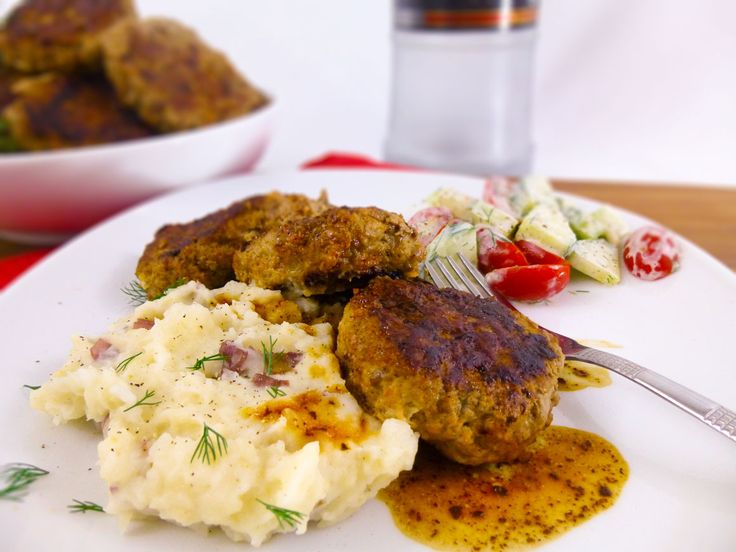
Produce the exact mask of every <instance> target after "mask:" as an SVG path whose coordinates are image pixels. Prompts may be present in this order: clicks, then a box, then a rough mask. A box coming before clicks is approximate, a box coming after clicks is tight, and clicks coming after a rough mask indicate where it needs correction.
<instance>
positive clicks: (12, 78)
mask: <svg viewBox="0 0 736 552" xmlns="http://www.w3.org/2000/svg"><path fill="white" fill-rule="evenodd" d="M19 78H20V76H19V74H18V73H15V72H13V71H7V70H4V69H2V68H1V67H0V112H2V110H3V109H5V108H6V107H7V106H8V105H9V104H10V103H11V102H12V101H13V100H14V99H15V93H14V92H13V86H15V83H16V82H18V80H19Z"/></svg>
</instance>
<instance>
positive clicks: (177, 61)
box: [102, 18, 266, 132]
mask: <svg viewBox="0 0 736 552" xmlns="http://www.w3.org/2000/svg"><path fill="white" fill-rule="evenodd" d="M102 50H103V57H104V65H105V71H106V73H107V76H108V78H109V79H110V81H111V82H112V83H113V85H114V86H115V89H116V90H117V92H118V95H119V96H120V98H121V99H122V100H123V102H124V103H125V104H127V105H128V106H130V107H132V108H133V109H135V110H136V111H137V112H138V114H139V115H140V116H141V117H142V118H143V120H144V121H146V122H147V123H149V124H150V125H153V126H154V127H156V128H158V129H159V130H161V131H166V132H168V131H176V130H184V129H189V128H195V127H200V126H203V125H207V124H210V123H215V122H218V121H223V120H226V119H230V118H232V117H236V116H238V115H243V114H245V113H249V112H250V111H253V110H254V109H256V108H258V107H260V106H262V105H263V104H264V103H266V98H265V96H264V95H263V94H262V93H261V92H260V91H259V90H257V89H256V88H254V87H253V86H251V85H250V84H249V83H248V82H247V81H246V80H245V79H244V78H243V77H242V76H241V75H240V74H239V73H238V72H237V71H236V70H235V68H234V67H233V66H232V65H231V64H230V62H229V61H228V60H227V58H226V57H225V56H224V55H223V54H222V53H220V52H218V51H216V50H213V49H212V48H210V47H209V46H207V45H206V44H205V43H204V42H202V41H201V40H200V39H199V37H198V36H197V34H196V33H195V32H194V31H192V30H191V29H189V28H187V27H185V26H184V25H182V24H180V23H177V22H176V21H172V20H169V19H160V18H153V19H146V20H142V21H141V20H129V21H125V22H123V23H121V24H119V25H116V26H115V27H114V28H113V29H111V30H110V31H109V32H108V33H106V35H105V37H104V39H103V41H102Z"/></svg>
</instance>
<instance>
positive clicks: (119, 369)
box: [115, 351, 143, 374]
mask: <svg viewBox="0 0 736 552" xmlns="http://www.w3.org/2000/svg"><path fill="white" fill-rule="evenodd" d="M142 354H143V351H141V352H140V353H136V354H134V355H133V356H129V357H128V358H126V359H125V360H121V361H120V363H119V364H118V365H117V366H116V367H115V371H116V372H117V373H118V374H122V373H123V372H125V369H126V368H127V367H128V364H130V363H131V362H132V361H133V359H134V358H135V357H138V356H141V355H142Z"/></svg>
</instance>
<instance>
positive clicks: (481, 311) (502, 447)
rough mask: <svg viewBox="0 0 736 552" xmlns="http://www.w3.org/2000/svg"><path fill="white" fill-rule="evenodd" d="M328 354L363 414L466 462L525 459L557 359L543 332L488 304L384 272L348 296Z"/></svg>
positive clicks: (546, 417)
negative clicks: (399, 426) (404, 427)
mask: <svg viewBox="0 0 736 552" xmlns="http://www.w3.org/2000/svg"><path fill="white" fill-rule="evenodd" d="M337 355H338V357H339V359H340V361H341V364H342V366H343V371H344V377H345V379H346V382H347V386H348V389H350V391H351V392H352V393H353V394H354V395H355V396H356V398H357V399H358V401H359V402H360V403H361V405H362V406H363V407H364V408H365V409H366V410H367V411H368V412H370V413H372V414H374V415H375V416H377V417H378V418H380V419H386V418H400V419H403V420H407V421H408V422H409V423H410V424H411V425H412V427H413V428H414V429H415V430H416V431H418V432H419V433H420V435H421V436H422V438H424V439H425V440H426V441H429V442H430V443H432V444H433V445H434V446H436V447H437V448H438V449H439V450H440V451H442V452H443V453H444V454H445V455H446V456H448V457H450V458H452V459H453V460H455V461H457V462H461V463H465V464H480V463H484V462H498V461H511V460H515V459H518V458H523V457H524V455H525V451H526V447H527V446H528V445H529V444H531V443H532V442H533V441H534V440H535V438H536V436H537V434H538V433H539V432H540V431H541V430H542V429H544V428H545V427H546V426H547V425H549V423H550V422H551V419H552V407H553V406H554V405H555V404H556V403H557V376H558V374H559V371H560V370H561V368H562V365H563V361H564V358H563V355H562V353H561V351H560V348H559V345H558V344H557V342H556V340H555V339H554V338H553V337H552V336H551V335H550V334H548V333H547V332H545V331H544V330H542V329H540V328H539V327H538V326H536V325H535V324H534V323H533V322H531V321H530V320H528V319H527V318H526V317H524V316H523V315H522V314H520V313H518V312H515V311H512V310H510V309H508V308H506V307H505V306H503V305H502V304H500V303H498V302H497V301H495V300H492V299H479V298H477V297H474V296H472V295H470V294H467V293H463V292H459V291H455V290H451V289H444V290H439V289H437V288H435V287H434V286H432V285H430V284H428V283H426V282H422V281H407V280H391V279H389V278H377V279H375V280H373V281H372V282H371V284H370V285H369V286H368V287H367V288H365V289H364V290H361V291H359V292H357V293H356V294H355V295H354V297H353V298H352V299H351V300H350V302H349V303H348V305H347V306H346V308H345V313H344V315H343V318H342V321H341V322H340V326H339V330H338V338H337Z"/></svg>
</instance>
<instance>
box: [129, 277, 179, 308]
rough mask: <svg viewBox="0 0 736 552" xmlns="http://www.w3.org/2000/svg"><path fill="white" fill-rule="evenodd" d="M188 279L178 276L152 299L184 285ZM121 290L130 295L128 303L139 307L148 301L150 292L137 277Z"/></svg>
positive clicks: (153, 299)
mask: <svg viewBox="0 0 736 552" xmlns="http://www.w3.org/2000/svg"><path fill="white" fill-rule="evenodd" d="M186 283H187V281H186V280H185V279H184V278H177V280H176V281H175V282H174V283H173V284H171V285H170V286H169V287H167V288H166V289H165V290H163V291H162V292H161V293H159V294H158V295H157V296H156V297H152V298H151V301H155V300H156V299H161V298H162V297H163V296H164V295H166V294H167V293H169V292H170V291H171V290H172V289H176V288H178V287H179V286H183V285H184V284H186ZM120 291H122V292H123V293H124V294H125V295H127V296H128V303H130V304H131V305H133V306H135V307H138V306H140V305H142V304H143V303H145V302H146V301H148V293H147V292H146V290H145V288H144V287H143V284H141V282H140V280H138V279H137V278H134V279H133V280H131V281H130V283H129V284H128V285H127V286H125V287H124V288H122V289H121V290H120Z"/></svg>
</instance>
